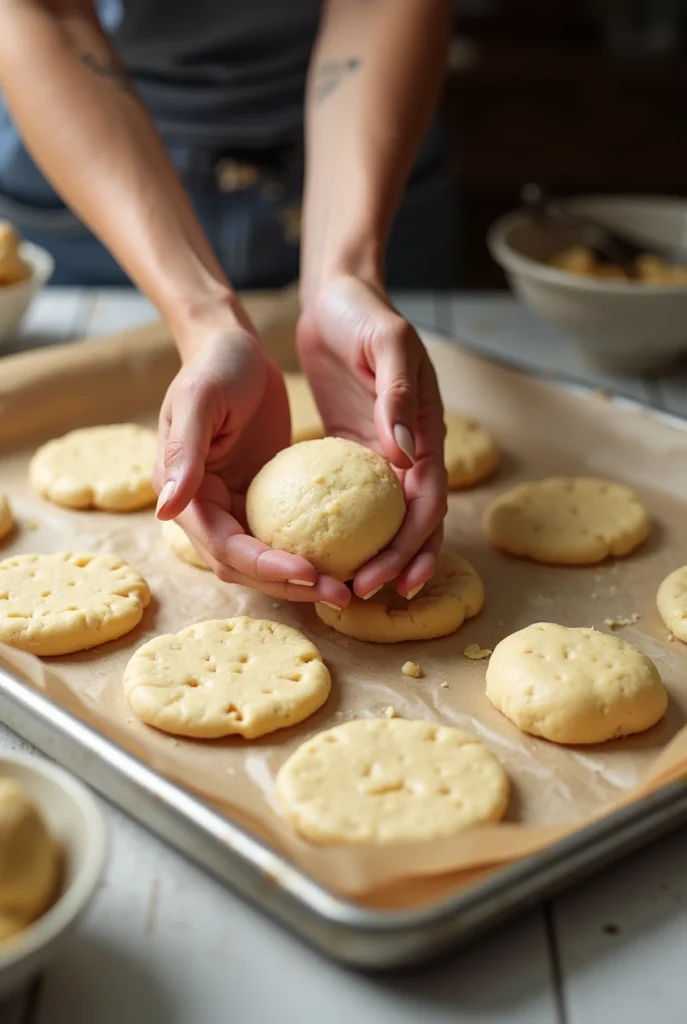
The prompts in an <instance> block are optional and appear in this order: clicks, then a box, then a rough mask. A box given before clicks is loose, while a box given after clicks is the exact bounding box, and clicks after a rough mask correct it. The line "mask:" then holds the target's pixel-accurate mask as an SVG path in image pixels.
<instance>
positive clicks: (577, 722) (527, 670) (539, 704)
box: [487, 622, 668, 744]
mask: <svg viewBox="0 0 687 1024" xmlns="http://www.w3.org/2000/svg"><path fill="white" fill-rule="evenodd" d="M487 697H488V698H489V700H490V701H491V703H492V704H493V705H494V707H495V708H498V710H499V711H501V712H502V714H504V715H505V716H506V718H510V720H511V721H512V722H514V723H515V724H516V725H517V726H518V728H520V729H522V730H523V732H528V733H531V734H532V735H533V736H542V737H543V738H544V739H547V740H552V741H553V742H554V743H575V744H578V743H579V744H583V743H604V742H605V741H606V740H611V739H615V738H616V737H618V736H629V735H630V734H631V733H635V732H644V730H645V729H650V728H651V726H652V725H655V724H656V722H658V721H659V719H660V718H662V717H663V715H664V714H665V711H666V707H667V706H668V695H667V693H666V690H665V688H664V686H663V683H662V682H661V676H660V674H659V671H658V669H657V668H656V666H655V665H654V663H653V662H652V661H651V660H650V659H649V658H647V656H646V655H645V654H643V653H642V652H641V651H640V650H639V649H638V648H637V647H633V645H632V644H629V643H628V642H627V641H626V640H621V639H620V637H617V636H609V635H608V634H607V633H599V632H598V631H597V630H595V629H586V628H580V629H576V628H570V627H568V626H559V625H556V624H555V623H552V622H537V623H535V624H534V625H533V626H528V627H527V628H526V629H521V630H519V632H517V633H512V634H511V636H507V637H506V638H505V640H502V641H501V642H500V643H499V644H497V645H496V647H495V649H494V652H493V654H492V656H491V659H490V661H489V665H488V667H487Z"/></svg>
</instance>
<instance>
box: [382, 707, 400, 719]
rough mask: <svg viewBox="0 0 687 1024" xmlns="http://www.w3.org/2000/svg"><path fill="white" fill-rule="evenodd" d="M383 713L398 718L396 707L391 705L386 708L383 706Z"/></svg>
mask: <svg viewBox="0 0 687 1024" xmlns="http://www.w3.org/2000/svg"><path fill="white" fill-rule="evenodd" d="M384 714H385V715H386V717H387V718H398V711H397V710H396V708H392V706H391V705H389V707H388V708H384Z"/></svg>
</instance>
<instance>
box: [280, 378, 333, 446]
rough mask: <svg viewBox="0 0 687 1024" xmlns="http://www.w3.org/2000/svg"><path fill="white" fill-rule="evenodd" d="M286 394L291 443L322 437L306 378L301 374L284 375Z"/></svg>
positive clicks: (316, 410) (318, 412) (320, 424)
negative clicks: (289, 417) (289, 415)
mask: <svg viewBox="0 0 687 1024" xmlns="http://www.w3.org/2000/svg"><path fill="white" fill-rule="evenodd" d="M284 381H285V382H286V393H287V395H288V396H289V410H290V412H291V443H292V444H298V443H299V442H300V441H314V440H315V439H316V438H318V437H324V427H323V425H322V417H321V416H320V411H319V409H318V408H317V403H316V402H315V398H314V396H313V393H312V390H311V388H310V384H309V383H308V378H307V377H305V376H304V374H302V373H285V374H284Z"/></svg>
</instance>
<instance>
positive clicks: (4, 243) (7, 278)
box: [0, 220, 31, 287]
mask: <svg viewBox="0 0 687 1024" xmlns="http://www.w3.org/2000/svg"><path fill="white" fill-rule="evenodd" d="M20 245H21V238H20V236H19V233H18V232H17V230H16V228H14V227H13V226H12V224H10V223H9V222H8V221H6V220H2V221H0V287H3V286H9V285H13V284H18V283H19V282H20V281H25V280H26V278H27V277H30V276H31V267H30V266H29V264H28V263H27V262H26V261H25V260H23V259H22V258H21V256H20Z"/></svg>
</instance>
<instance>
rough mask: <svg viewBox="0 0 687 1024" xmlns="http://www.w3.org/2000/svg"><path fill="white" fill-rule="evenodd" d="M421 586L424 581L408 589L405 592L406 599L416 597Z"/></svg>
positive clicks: (410, 599)
mask: <svg viewBox="0 0 687 1024" xmlns="http://www.w3.org/2000/svg"><path fill="white" fill-rule="evenodd" d="M423 587H424V583H421V584H420V586H419V587H413V589H412V590H409V591H408V593H407V594H406V601H412V600H413V598H414V597H417V595H418V594H419V593H420V591H421V590H422V588H423Z"/></svg>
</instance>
